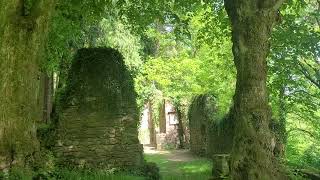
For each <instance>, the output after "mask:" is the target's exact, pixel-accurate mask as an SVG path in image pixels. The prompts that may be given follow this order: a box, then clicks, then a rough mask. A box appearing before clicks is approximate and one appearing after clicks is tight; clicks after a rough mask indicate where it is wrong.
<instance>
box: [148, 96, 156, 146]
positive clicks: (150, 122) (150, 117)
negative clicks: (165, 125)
mask: <svg viewBox="0 0 320 180" xmlns="http://www.w3.org/2000/svg"><path fill="white" fill-rule="evenodd" d="M148 109H149V114H148V129H149V137H150V145H151V146H156V145H157V142H156V130H155V125H154V119H153V110H152V102H151V101H149V102H148Z"/></svg>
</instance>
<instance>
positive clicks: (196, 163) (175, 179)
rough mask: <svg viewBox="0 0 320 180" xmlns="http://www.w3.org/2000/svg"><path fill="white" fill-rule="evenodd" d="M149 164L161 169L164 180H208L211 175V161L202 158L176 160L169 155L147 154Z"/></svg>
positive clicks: (179, 158) (180, 158)
mask: <svg viewBox="0 0 320 180" xmlns="http://www.w3.org/2000/svg"><path fill="white" fill-rule="evenodd" d="M145 159H146V160H147V161H148V162H155V163H156V164H157V165H158V166H159V168H160V174H161V177H162V179H163V180H180V179H181V180H207V179H209V177H210V175H211V169H212V165H211V161H209V160H207V159H202V158H192V159H190V158H189V159H188V158H184V157H178V158H175V157H174V156H172V154H171V153H168V154H145Z"/></svg>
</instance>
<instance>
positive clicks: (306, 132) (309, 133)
mask: <svg viewBox="0 0 320 180" xmlns="http://www.w3.org/2000/svg"><path fill="white" fill-rule="evenodd" d="M293 131H300V132H303V133H305V134H308V135H309V136H310V137H312V138H316V136H315V135H314V134H313V133H312V132H310V131H308V130H305V129H302V128H293V129H290V130H289V131H287V134H288V135H289V134H290V133H292V132H293Z"/></svg>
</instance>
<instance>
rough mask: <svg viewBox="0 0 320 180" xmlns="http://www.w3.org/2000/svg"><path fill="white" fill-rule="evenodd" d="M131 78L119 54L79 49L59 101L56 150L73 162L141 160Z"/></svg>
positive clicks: (77, 164)
mask: <svg viewBox="0 0 320 180" xmlns="http://www.w3.org/2000/svg"><path fill="white" fill-rule="evenodd" d="M135 98H136V94H135V92H134V85H133V79H132V77H131V75H130V73H129V72H128V70H127V69H126V67H125V64H124V62H123V58H122V56H121V55H120V53H119V52H118V51H116V50H113V49H110V48H93V49H80V50H79V51H78V53H77V55H76V57H75V60H74V63H73V65H72V67H71V70H70V73H69V77H68V80H67V86H66V90H65V91H64V93H62V94H61V101H60V104H59V110H60V112H61V113H60V119H59V121H58V125H57V126H58V127H57V133H56V134H57V136H56V145H55V148H54V152H55V154H56V155H57V157H58V159H59V160H60V163H61V164H64V165H68V166H72V167H103V168H114V167H118V168H127V167H133V166H139V165H142V163H143V155H142V152H143V147H142V145H141V144H140V143H139V140H138V131H137V129H138V128H137V124H138V121H139V117H138V109H137V105H136V100H135Z"/></svg>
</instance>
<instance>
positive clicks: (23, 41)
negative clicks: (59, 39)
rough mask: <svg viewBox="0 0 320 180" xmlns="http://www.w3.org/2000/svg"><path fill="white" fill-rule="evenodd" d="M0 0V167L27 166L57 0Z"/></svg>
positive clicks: (39, 111)
mask: <svg viewBox="0 0 320 180" xmlns="http://www.w3.org/2000/svg"><path fill="white" fill-rule="evenodd" d="M34 2H35V3H34V4H33V6H32V7H28V8H29V9H28V13H26V9H25V8H26V7H25V4H24V1H23V0H0V69H1V71H0V169H4V168H8V167H9V166H11V165H24V164H25V161H27V159H26V157H28V156H30V155H31V154H32V153H33V152H35V151H37V149H38V147H39V143H38V141H37V138H36V125H35V124H36V121H41V119H42V107H43V91H41V90H43V89H42V88H43V86H42V85H41V80H40V79H41V77H40V76H41V73H40V70H39V69H40V68H39V64H40V61H42V60H43V58H44V52H45V51H44V47H45V42H46V36H47V31H48V22H49V18H50V15H51V13H52V11H53V5H54V0H43V1H34Z"/></svg>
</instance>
